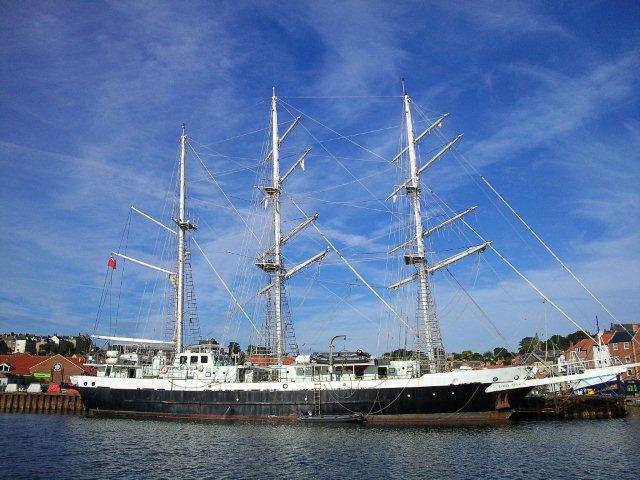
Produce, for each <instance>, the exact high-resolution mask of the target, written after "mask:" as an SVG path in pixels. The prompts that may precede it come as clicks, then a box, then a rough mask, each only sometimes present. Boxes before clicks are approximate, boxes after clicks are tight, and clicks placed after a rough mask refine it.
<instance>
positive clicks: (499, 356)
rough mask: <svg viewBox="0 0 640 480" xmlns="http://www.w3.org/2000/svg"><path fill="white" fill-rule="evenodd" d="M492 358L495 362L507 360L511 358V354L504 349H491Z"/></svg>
mask: <svg viewBox="0 0 640 480" xmlns="http://www.w3.org/2000/svg"><path fill="white" fill-rule="evenodd" d="M493 356H494V358H495V359H496V360H507V359H511V358H513V353H511V352H510V351H509V350H508V349H507V348H505V347H496V348H494V349H493Z"/></svg>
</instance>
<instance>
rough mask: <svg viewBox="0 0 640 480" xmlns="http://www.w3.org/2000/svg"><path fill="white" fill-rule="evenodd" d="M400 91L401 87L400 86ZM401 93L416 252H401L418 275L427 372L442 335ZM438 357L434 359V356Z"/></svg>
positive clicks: (435, 367) (437, 367) (440, 349)
mask: <svg viewBox="0 0 640 480" xmlns="http://www.w3.org/2000/svg"><path fill="white" fill-rule="evenodd" d="M403 90H404V88H403ZM403 96H404V117H405V123H406V128H407V147H408V153H409V173H410V177H409V183H408V184H407V186H406V192H407V195H408V196H409V199H410V202H411V210H412V211H413V223H414V227H415V230H414V233H415V245H416V246H417V248H416V253H415V254H409V255H405V257H404V259H405V263H406V264H414V265H415V266H416V269H417V275H418V308H417V315H418V317H419V320H420V330H419V331H420V336H421V337H422V338H421V343H422V345H421V347H422V349H423V350H424V351H423V352H421V353H423V354H425V355H426V360H427V363H428V365H429V371H430V372H436V371H441V370H442V367H443V365H441V362H443V361H444V358H440V357H444V346H443V343H442V335H441V334H440V324H439V322H438V319H437V317H436V315H435V309H434V306H435V303H434V301H433V297H432V294H431V286H430V285H429V278H428V276H427V268H426V260H425V248H424V240H423V235H424V232H423V226H422V207H421V198H420V172H419V171H418V160H417V157H416V142H415V137H414V133H413V119H412V117H411V100H410V99H409V94H408V93H407V92H406V91H405V92H403ZM436 357H438V358H436Z"/></svg>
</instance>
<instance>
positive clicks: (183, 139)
mask: <svg viewBox="0 0 640 480" xmlns="http://www.w3.org/2000/svg"><path fill="white" fill-rule="evenodd" d="M186 143H187V133H186V126H185V124H184V123H183V124H182V135H180V167H179V170H180V173H179V192H178V202H179V207H178V218H177V219H176V221H175V222H176V225H178V271H177V274H176V325H175V330H174V338H173V341H174V343H175V349H176V354H178V353H180V352H181V351H182V327H183V324H184V262H185V241H184V240H185V235H186V232H187V230H191V229H192V228H193V225H191V223H190V222H189V221H188V220H187V219H186V174H185V173H186Z"/></svg>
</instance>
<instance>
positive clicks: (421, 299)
mask: <svg viewBox="0 0 640 480" xmlns="http://www.w3.org/2000/svg"><path fill="white" fill-rule="evenodd" d="M402 87H403V102H404V120H405V124H406V129H407V132H406V133H407V146H406V147H405V148H404V149H402V150H401V151H400V153H398V154H397V155H396V156H395V157H394V158H393V159H392V160H391V163H394V162H396V161H397V160H399V159H400V158H401V157H402V156H403V155H404V154H407V155H408V157H409V178H408V179H407V180H406V181H405V182H404V183H403V184H402V185H400V186H398V187H396V189H395V190H394V191H393V192H392V193H391V195H389V196H388V197H387V199H391V198H392V199H394V201H395V199H396V197H397V196H398V195H399V194H400V193H401V192H402V191H403V190H404V192H405V193H406V194H407V196H408V197H409V200H410V203H411V210H412V213H413V224H414V230H413V236H412V238H410V239H409V240H408V241H406V242H404V243H402V244H401V245H398V246H396V247H394V248H392V249H391V250H390V251H389V253H393V252H396V251H398V250H405V251H406V250H407V249H410V250H409V252H407V253H405V255H404V263H405V264H406V265H414V266H415V268H416V272H415V273H414V274H412V275H410V276H409V277H407V278H404V279H402V280H400V281H398V282H396V283H394V284H393V285H389V288H390V289H393V290H395V289H397V288H399V287H401V286H402V285H405V284H408V283H410V282H412V281H414V280H417V281H418V299H417V309H416V316H417V320H418V323H419V327H418V338H417V339H416V340H417V341H416V347H415V350H417V354H418V356H419V357H420V358H421V359H424V360H425V363H426V364H427V371H428V372H430V373H434V372H440V371H443V370H444V368H445V352H444V344H443V342H442V334H441V332H440V322H439V321H438V317H437V315H436V308H435V301H434V299H433V296H432V292H431V285H430V282H429V275H430V274H433V273H434V272H436V271H437V270H439V269H441V268H445V267H446V266H448V265H451V264H453V263H455V262H457V261H458V260H461V259H463V258H465V257H467V256H469V255H471V254H473V253H477V252H482V251H484V250H485V249H486V247H487V246H488V245H489V242H485V243H483V244H481V245H477V246H473V247H469V248H467V249H466V250H464V251H462V252H459V253H457V254H455V255H452V256H451V257H449V258H447V259H444V260H440V261H438V262H436V263H434V264H433V265H429V264H428V263H427V258H426V250H425V244H424V239H425V238H426V237H428V236H429V235H431V234H432V233H435V232H436V231H438V230H440V229H441V228H444V227H445V226H447V225H450V224H451V223H453V222H454V221H456V220H458V219H460V218H462V217H463V216H465V215H467V214H468V213H470V212H472V211H474V210H475V208H476V207H471V208H468V209H467V210H465V211H464V212H460V213H458V214H456V215H454V216H453V217H451V218H449V219H447V220H445V221H444V222H442V223H441V224H440V225H437V226H435V227H433V228H430V229H429V230H426V231H425V229H424V226H423V223H422V216H423V214H422V198H421V190H420V174H421V173H422V172H424V171H425V170H426V169H427V168H429V167H430V166H431V165H432V164H433V163H434V162H435V161H436V160H438V159H439V158H440V157H442V156H443V155H444V154H445V153H446V152H448V151H449V150H450V149H451V148H452V147H453V146H454V145H455V144H456V143H457V142H458V141H459V140H460V139H461V138H462V135H458V136H457V137H456V138H455V139H454V140H452V141H451V142H449V143H447V144H446V145H445V146H443V147H442V148H441V149H440V150H439V151H438V152H437V153H436V154H435V155H434V156H433V157H432V158H431V159H430V160H429V161H428V162H426V163H425V164H424V165H422V166H419V165H418V156H417V154H416V145H417V144H418V142H420V141H421V140H423V139H424V138H426V137H427V136H428V135H429V134H430V133H431V132H432V131H434V130H435V129H436V128H439V127H440V126H442V122H443V121H444V119H445V118H446V117H447V116H448V114H444V115H442V116H441V117H440V118H438V119H437V120H436V121H435V122H434V123H432V124H431V125H430V126H429V127H427V129H426V130H424V131H423V132H422V133H421V134H420V135H418V136H417V137H416V136H415V134H414V131H413V119H412V117H411V99H410V98H409V94H408V93H407V92H406V91H405V89H404V80H403V82H402Z"/></svg>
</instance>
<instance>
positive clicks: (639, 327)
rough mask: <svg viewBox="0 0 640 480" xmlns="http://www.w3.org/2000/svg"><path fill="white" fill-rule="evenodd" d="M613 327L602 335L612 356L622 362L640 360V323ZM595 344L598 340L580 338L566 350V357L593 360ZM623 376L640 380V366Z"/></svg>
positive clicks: (569, 359)
mask: <svg viewBox="0 0 640 480" xmlns="http://www.w3.org/2000/svg"><path fill="white" fill-rule="evenodd" d="M612 327H614V328H615V330H613V331H610V332H604V333H603V335H602V344H603V345H606V346H607V347H608V349H609V353H610V354H611V357H617V359H618V360H620V362H621V363H638V362H640V324H637V323H633V324H628V325H624V327H625V328H622V326H620V325H612ZM616 327H617V328H616ZM594 345H596V342H594V341H593V340H592V339H590V338H585V339H583V340H580V341H579V342H576V343H574V344H573V345H571V346H570V347H569V348H568V349H567V350H566V351H565V357H566V359H567V360H568V361H571V360H573V359H574V358H575V357H576V356H577V357H578V358H579V359H581V360H593V346H594ZM621 378H622V379H623V380H630V379H634V380H640V368H638V367H634V368H630V369H629V370H628V371H627V372H626V373H625V374H622V375H621Z"/></svg>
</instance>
